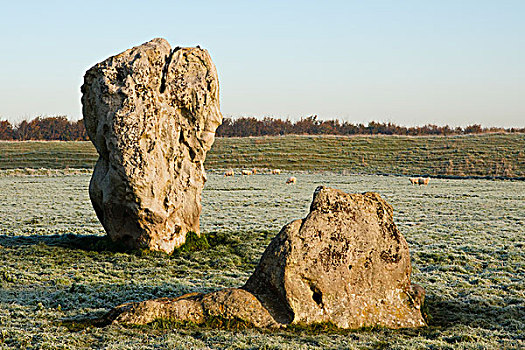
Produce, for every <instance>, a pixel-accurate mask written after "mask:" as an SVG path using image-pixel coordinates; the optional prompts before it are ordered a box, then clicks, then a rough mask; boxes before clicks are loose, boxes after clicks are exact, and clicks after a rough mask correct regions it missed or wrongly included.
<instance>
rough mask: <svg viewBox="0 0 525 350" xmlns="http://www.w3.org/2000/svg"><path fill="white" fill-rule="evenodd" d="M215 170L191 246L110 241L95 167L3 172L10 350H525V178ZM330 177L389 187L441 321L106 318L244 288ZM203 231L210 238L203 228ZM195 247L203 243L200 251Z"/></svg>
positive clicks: (1, 235) (1, 297) (2, 272)
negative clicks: (101, 218)
mask: <svg viewBox="0 0 525 350" xmlns="http://www.w3.org/2000/svg"><path fill="white" fill-rule="evenodd" d="M292 174H293V175H294V176H296V177H297V183H296V184H295V185H288V186H287V185H285V181H286V178H287V177H288V176H289V175H288V174H287V175H284V174H283V175H271V176H270V175H258V176H249V177H241V176H236V177H234V178H227V177H223V176H222V175H221V174H213V173H211V174H209V175H208V181H207V183H206V186H205V188H204V191H203V202H202V204H203V212H202V215H201V232H202V233H203V234H204V237H206V240H207V242H208V244H209V247H207V249H201V248H202V245H201V244H200V243H202V242H199V239H196V241H197V242H194V243H199V244H192V245H191V246H192V247H193V248H191V249H188V251H180V252H178V253H177V254H173V255H171V256H167V255H166V254H161V253H158V254H157V253H152V254H141V253H140V252H123V251H120V250H119V249H118V247H114V246H113V245H112V244H111V242H109V241H108V240H107V239H105V238H103V237H104V231H103V229H102V227H101V225H100V223H99V222H98V220H97V218H96V216H95V213H94V211H93V208H92V206H91V203H90V201H89V197H88V191H87V188H88V184H89V179H90V176H89V174H84V175H75V176H24V177H17V176H4V177H0V190H1V191H0V261H1V265H0V349H3V348H16V349H26V348H27V349H41V348H42V349H67V348H70V349H71V348H73V349H90V348H95V349H98V348H104V349H154V348H156V349H168V348H169V349H187V348H196V349H207V348H211V349H215V348H218V349H237V348H240V349H260V348H263V349H264V348H266V349H327V348H329V349H332V348H333V349H381V348H382V349H425V348H427V349H520V348H524V347H525V287H524V283H523V281H524V280H525V254H524V251H525V250H524V249H525V237H524V234H523V232H524V231H525V226H524V221H523V218H524V217H525V182H522V181H488V180H473V179H471V180H452V179H434V180H432V181H431V183H430V185H429V186H428V187H419V186H411V185H410V183H409V181H408V179H406V178H404V177H395V176H363V175H343V174H336V173H315V174H314V173H304V172H293V173H292ZM318 185H327V186H331V187H335V188H339V189H341V190H344V191H346V192H364V191H375V192H379V193H380V194H381V196H382V197H383V198H385V199H386V200H387V201H388V202H389V203H390V204H392V206H393V208H394V218H395V221H396V224H397V225H398V227H399V229H400V231H401V232H402V233H403V235H404V236H405V238H406V239H407V242H408V244H409V248H410V254H411V261H412V268H413V271H412V281H413V282H414V283H418V284H420V285H421V286H423V287H424V288H425V290H426V293H427V294H426V304H425V309H424V311H425V312H426V313H427V314H428V320H429V327H427V328H423V329H416V330H389V329H384V328H373V329H361V330H357V331H342V330H339V329H336V328H334V327H333V326H332V325H330V324H318V325H312V326H303V325H298V326H294V327H291V328H290V329H288V330H279V331H272V332H269V331H260V330H257V329H252V328H249V327H248V326H247V325H243V324H235V322H233V323H231V324H229V323H228V322H226V320H221V319H215V320H213V322H214V323H213V324H209V325H203V326H196V325H191V324H181V325H179V324H175V323H173V322H170V321H169V320H159V321H158V322H156V323H154V324H152V325H149V326H145V327H123V326H119V325H109V326H106V327H99V326H98V325H97V324H94V323H93V322H92V321H90V320H93V319H96V318H97V317H101V316H102V315H104V314H105V313H106V312H107V311H109V310H110V309H111V308H112V307H114V306H116V305H120V304H123V303H126V302H131V301H140V300H145V299H151V298H160V297H177V296H180V295H182V294H186V293H192V292H201V293H207V292H211V291H216V290H218V289H221V288H230V287H239V286H241V285H242V284H244V283H245V282H246V280H247V279H248V277H249V276H250V275H251V273H252V272H253V270H254V268H255V266H256V264H257V262H258V260H259V258H260V257H261V254H262V252H263V251H264V249H265V248H266V246H267V245H268V243H269V242H270V240H271V239H272V238H273V237H274V236H275V235H276V234H277V233H278V232H279V230H280V229H281V228H282V226H283V225H285V224H286V223H288V222H290V221H292V220H294V219H297V218H302V217H305V215H306V214H307V213H308V208H309V205H310V203H311V200H312V194H313V191H314V189H315V188H316V187H317V186H318ZM193 238H196V237H193ZM188 248H189V247H188Z"/></svg>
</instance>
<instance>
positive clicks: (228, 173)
mask: <svg viewBox="0 0 525 350" xmlns="http://www.w3.org/2000/svg"><path fill="white" fill-rule="evenodd" d="M233 175H235V174H234V172H233V170H232V169H230V170H228V171H225V172H224V176H233Z"/></svg>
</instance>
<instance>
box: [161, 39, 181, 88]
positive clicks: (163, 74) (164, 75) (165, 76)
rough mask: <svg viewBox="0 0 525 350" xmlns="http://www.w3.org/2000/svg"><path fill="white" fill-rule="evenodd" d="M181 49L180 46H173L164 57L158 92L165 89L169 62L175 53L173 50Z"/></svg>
mask: <svg viewBox="0 0 525 350" xmlns="http://www.w3.org/2000/svg"><path fill="white" fill-rule="evenodd" d="M180 49H181V47H180V46H177V47H176V48H174V49H173V50H171V52H170V54H169V55H168V57H166V63H165V64H164V68H162V77H161V79H160V90H159V91H160V93H161V94H162V93H164V91H165V90H166V78H167V76H168V68H169V66H170V63H171V61H172V59H173V55H174V54H175V52H177V51H179V50H180Z"/></svg>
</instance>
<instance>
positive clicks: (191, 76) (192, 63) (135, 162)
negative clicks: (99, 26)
mask: <svg viewBox="0 0 525 350" xmlns="http://www.w3.org/2000/svg"><path fill="white" fill-rule="evenodd" d="M82 93H83V95H82V105H83V109H82V112H83V115H84V121H85V124H86V129H87V132H88V135H89V137H90V139H91V141H92V142H93V144H94V145H95V147H96V149H97V151H98V154H99V159H98V161H97V164H96V166H95V169H94V172H93V177H92V178H91V183H90V186H89V194H90V197H91V201H92V203H93V207H94V208H95V211H96V213H97V216H98V218H99V220H100V222H101V223H102V225H103V226H104V229H105V230H106V232H107V233H108V235H109V236H110V237H111V238H112V239H113V240H114V241H120V242H123V243H125V244H126V245H128V246H129V247H138V248H149V249H151V250H160V251H165V252H168V253H170V252H172V251H173V250H174V249H175V248H176V247H178V246H180V245H182V244H183V243H184V242H185V239H186V233H187V232H188V231H193V232H196V233H199V215H200V212H201V204H200V200H201V192H202V188H203V186H204V182H205V180H206V178H205V173H204V167H203V163H204V159H205V157H206V152H207V151H208V150H209V149H210V148H211V146H212V144H213V141H214V137H215V130H216V128H217V127H218V126H219V125H220V124H221V122H222V115H221V113H220V109H219V83H218V78H217V72H216V70H215V66H214V64H213V62H212V60H211V58H210V56H209V54H208V52H207V51H206V50H203V49H200V48H179V47H177V48H175V49H173V50H172V49H171V47H170V45H169V44H168V42H167V41H166V40H164V39H153V40H151V41H149V42H147V43H145V44H142V45H140V46H137V47H134V48H132V49H129V50H127V51H124V52H123V53H121V54H119V55H116V56H113V57H110V58H108V59H106V60H105V61H103V62H101V63H98V64H96V65H95V66H93V67H92V68H90V69H89V70H88V71H87V72H86V75H85V77H84V85H83V86H82Z"/></svg>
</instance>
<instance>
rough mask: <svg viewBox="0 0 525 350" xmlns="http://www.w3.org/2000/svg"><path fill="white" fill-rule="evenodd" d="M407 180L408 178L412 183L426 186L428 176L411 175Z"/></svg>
mask: <svg viewBox="0 0 525 350" xmlns="http://www.w3.org/2000/svg"><path fill="white" fill-rule="evenodd" d="M409 180H410V183H411V184H412V185H420V186H421V185H425V186H426V185H428V182H429V180H430V178H428V177H427V178H423V177H411V178H409Z"/></svg>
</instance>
